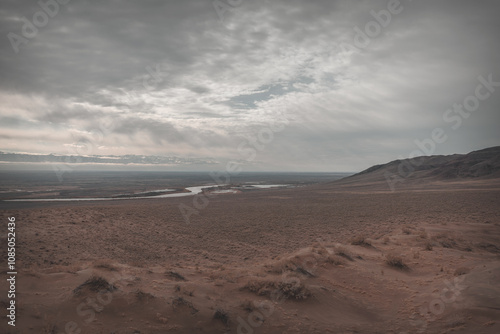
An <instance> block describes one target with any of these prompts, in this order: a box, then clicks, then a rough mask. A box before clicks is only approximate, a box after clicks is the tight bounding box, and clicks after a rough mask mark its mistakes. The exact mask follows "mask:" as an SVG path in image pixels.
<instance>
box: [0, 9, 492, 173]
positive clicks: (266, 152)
mask: <svg viewBox="0 0 500 334" xmlns="http://www.w3.org/2000/svg"><path fill="white" fill-rule="evenodd" d="M65 2H66V1H63V0H60V3H61V4H59V3H57V2H56V1H55V0H52V1H51V0H47V1H45V0H42V1H41V3H46V4H49V6H48V7H46V12H48V14H44V13H45V12H44V11H43V8H42V6H40V4H37V3H36V2H33V1H3V2H2V7H1V9H0V33H1V36H2V38H1V39H0V75H1V76H0V78H1V79H0V98H1V100H2V104H1V105H0V138H1V141H0V150H1V151H4V152H27V153H36V154H50V153H54V154H61V155H72V154H79V153H81V150H79V149H78V147H80V146H81V145H80V143H81V142H82V141H86V142H92V146H91V150H90V151H89V150H88V151H89V152H87V153H88V154H89V155H103V156H107V155H126V154H136V155H157V156H185V157H190V158H196V157H200V158H201V157H210V158H213V159H215V160H217V161H221V162H224V161H226V160H238V161H240V162H241V161H243V162H245V161H246V163H247V166H244V169H245V168H246V170H270V169H273V170H314V171H357V170H360V169H363V168H366V167H369V166H370V165H373V164H377V163H382V162H385V161H387V160H394V159H397V158H400V157H408V155H410V154H412V152H414V151H415V150H417V149H419V150H420V151H421V152H422V153H429V152H430V151H432V152H431V153H435V154H451V153H465V152H468V151H471V150H474V149H479V148H483V147H486V146H494V145H499V144H500V138H499V135H498V124H499V121H500V116H499V115H500V114H499V109H500V108H499V107H500V87H498V86H495V85H494V84H493V86H492V87H490V88H491V90H488V87H485V85H484V83H483V84H482V81H481V80H483V79H484V80H486V81H488V80H492V81H494V82H500V70H499V68H498V54H499V52H500V41H499V40H498V36H497V32H498V31H500V23H499V20H498V13H499V9H500V5H499V4H498V3H497V2H495V1H478V2H471V1H452V0H448V1H439V2H431V1H411V0H401V2H400V3H399V2H398V1H397V0H389V1H348V0H344V1H329V0H315V1H299V0H295V1H289V0H288V1H287V0H281V1H280V0H276V1H274V0H273V1H271V0H268V1H266V0H251V1H250V0H231V1H227V0H218V1H215V2H213V1H211V0H210V1H209V0H207V1H203V0H189V1H120V0H115V1H106V2H99V1H69V2H68V3H67V4H64V3H65ZM56 3H57V4H58V5H57V6H55V5H54V4H56ZM214 4H216V6H214ZM56 7H57V8H56ZM55 9H57V11H56V10H55ZM51 11H53V12H51ZM373 13H378V21H377V20H376V18H375V16H374V14H373ZM388 13H389V14H390V18H389V16H388V15H387V14H388ZM52 16H53V17H52ZM44 18H46V19H47V20H46V21H47V22H44ZM27 21H28V22H29V23H26V22H27ZM32 24H34V26H33V27H34V28H35V29H36V30H37V32H36V33H35V32H34V31H33V30H32V29H31V30H30V27H29V25H32ZM36 25H38V27H37V26H36ZM23 27H24V28H23ZM31 28H32V27H31ZM23 29H24V30H23ZM490 75H491V79H489V78H488V76H490ZM479 77H482V78H483V79H478V78H479ZM484 80H483V81H484ZM480 84H482V85H483V86H482V88H480V90H479V92H480V94H481V93H482V95H481V96H486V95H488V96H487V97H486V98H484V99H478V98H475V99H474V98H472V99H471V98H469V99H467V97H469V96H475V94H476V88H477V86H478V85H480ZM465 102H467V103H474V102H477V103H478V105H477V106H474V105H470V106H472V107H471V108H470V109H473V111H471V112H469V111H467V110H465V111H459V110H457V109H455V111H453V110H452V111H451V112H447V110H448V109H449V108H452V109H453V105H454V104H463V103H465ZM436 128H442V129H443V131H444V135H445V136H446V140H441V141H442V142H436V141H434V140H433V142H432V143H431V142H430V140H431V139H432V133H433V131H434V129H436ZM415 141H418V142H420V143H426V145H427V146H423V147H424V148H419V146H418V145H417V144H416V143H415ZM422 145H424V144H422ZM75 148H76V149H75ZM426 150H427V151H426ZM424 151H426V152H424ZM221 166H223V165H221ZM221 166H216V167H214V165H210V166H207V168H209V169H214V168H221Z"/></svg>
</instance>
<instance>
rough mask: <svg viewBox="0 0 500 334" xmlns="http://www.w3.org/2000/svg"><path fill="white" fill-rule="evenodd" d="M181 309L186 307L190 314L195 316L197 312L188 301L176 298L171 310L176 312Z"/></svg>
mask: <svg viewBox="0 0 500 334" xmlns="http://www.w3.org/2000/svg"><path fill="white" fill-rule="evenodd" d="M182 307H187V308H189V310H190V311H191V314H195V313H197V312H198V309H196V308H195V307H194V305H193V303H191V302H190V301H188V300H186V299H184V298H182V297H177V298H175V299H174V300H173V301H172V308H173V309H174V310H177V309H179V308H182Z"/></svg>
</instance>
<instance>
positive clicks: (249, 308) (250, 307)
mask: <svg viewBox="0 0 500 334" xmlns="http://www.w3.org/2000/svg"><path fill="white" fill-rule="evenodd" d="M240 306H241V308H242V309H244V310H245V311H247V312H248V313H250V312H253V311H254V310H255V306H254V305H253V303H252V302H251V301H249V300H245V301H244V302H243V303H241V305H240Z"/></svg>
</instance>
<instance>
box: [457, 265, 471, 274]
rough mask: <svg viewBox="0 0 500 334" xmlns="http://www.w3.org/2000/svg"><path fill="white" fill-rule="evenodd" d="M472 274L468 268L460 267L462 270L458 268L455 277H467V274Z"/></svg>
mask: <svg viewBox="0 0 500 334" xmlns="http://www.w3.org/2000/svg"><path fill="white" fill-rule="evenodd" d="M469 272H470V269H469V268H467V267H460V268H457V269H456V270H455V272H454V275H455V276H461V275H465V274H468V273H469Z"/></svg>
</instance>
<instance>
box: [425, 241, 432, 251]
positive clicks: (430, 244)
mask: <svg viewBox="0 0 500 334" xmlns="http://www.w3.org/2000/svg"><path fill="white" fill-rule="evenodd" d="M424 249H425V250H428V251H431V250H432V249H433V247H432V242H430V241H427V242H426V243H425V245H424Z"/></svg>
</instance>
